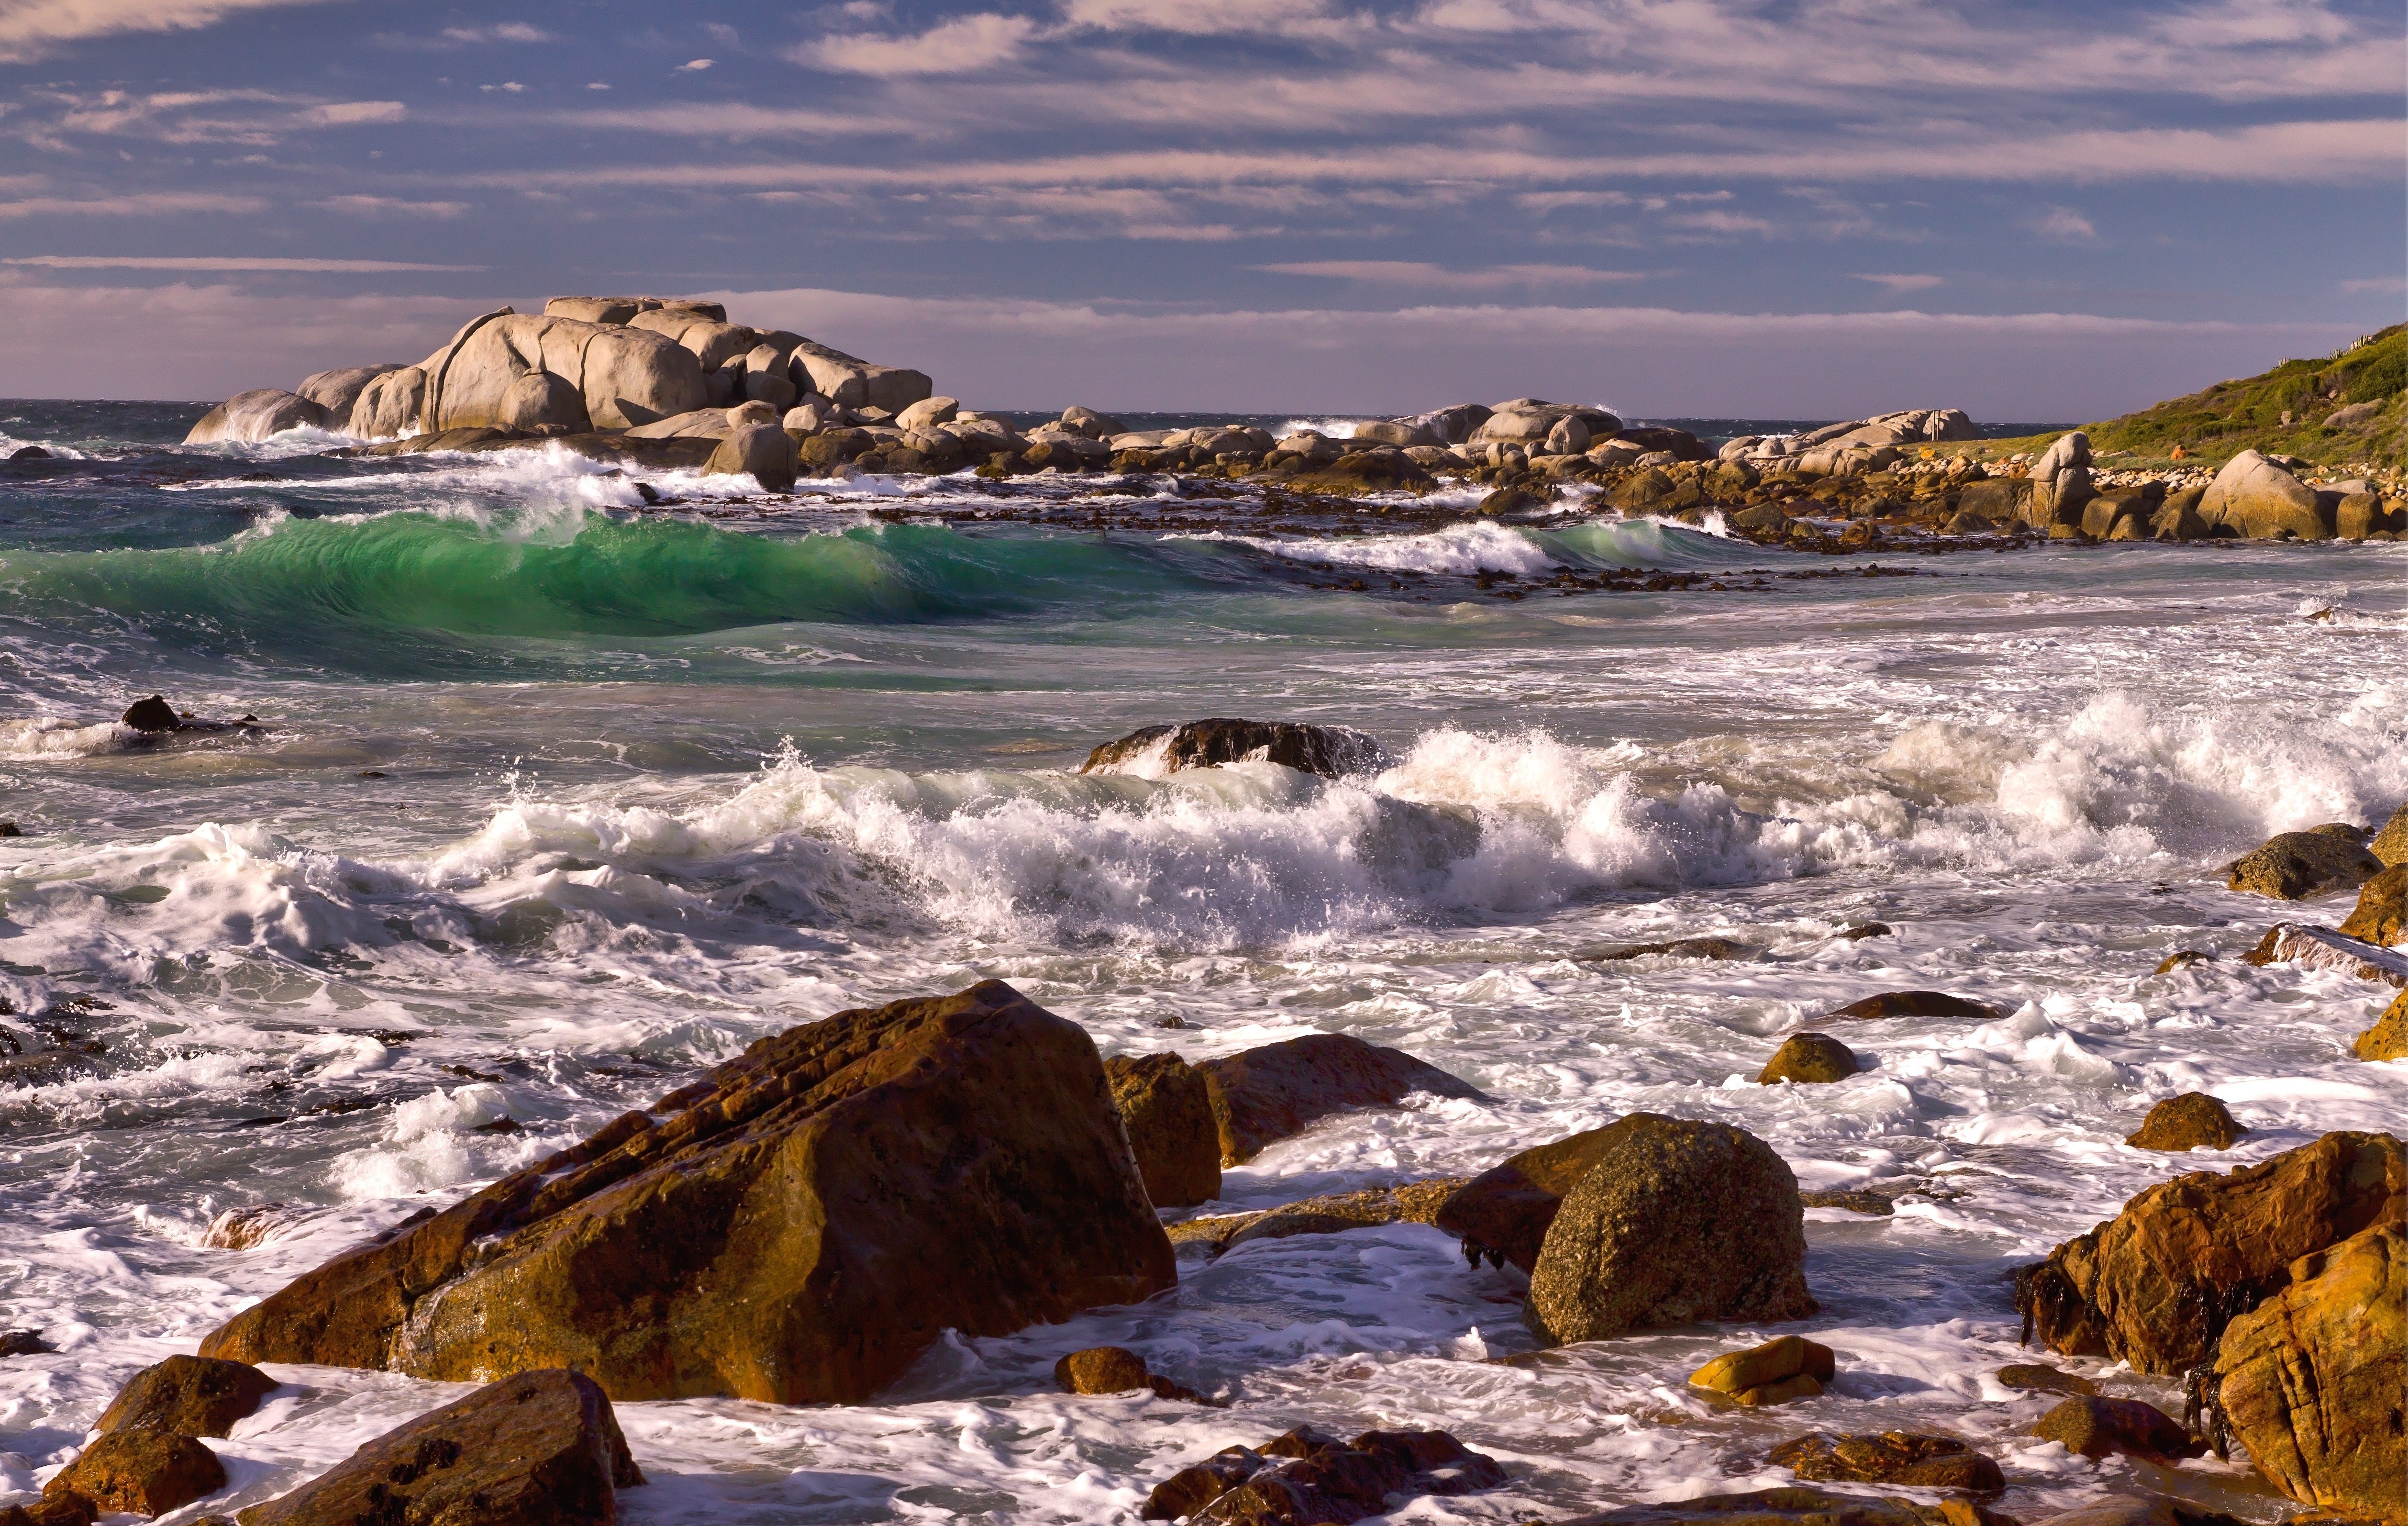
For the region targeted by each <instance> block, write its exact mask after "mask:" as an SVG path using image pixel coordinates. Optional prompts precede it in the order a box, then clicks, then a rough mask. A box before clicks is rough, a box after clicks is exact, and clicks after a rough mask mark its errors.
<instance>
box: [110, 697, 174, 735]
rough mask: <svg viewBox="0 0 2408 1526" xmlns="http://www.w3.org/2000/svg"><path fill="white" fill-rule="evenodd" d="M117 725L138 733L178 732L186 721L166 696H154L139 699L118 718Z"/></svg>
mask: <svg viewBox="0 0 2408 1526" xmlns="http://www.w3.org/2000/svg"><path fill="white" fill-rule="evenodd" d="M117 723H118V724H119V725H121V726H130V727H132V728H133V729H134V730H136V731H138V732H163V731H174V730H176V729H177V728H178V727H179V726H181V725H182V724H183V723H184V720H183V717H181V716H179V715H178V714H177V713H176V707H175V706H172V705H170V704H168V703H167V698H166V696H165V695H164V694H153V695H151V696H150V698H149V699H137V700H136V701H135V702H134V703H133V704H131V705H129V706H126V707H125V713H124V714H123V715H122V716H119V717H118V718H117Z"/></svg>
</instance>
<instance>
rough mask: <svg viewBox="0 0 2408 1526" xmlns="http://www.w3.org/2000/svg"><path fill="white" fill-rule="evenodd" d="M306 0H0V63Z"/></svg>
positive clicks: (209, 22) (177, 29)
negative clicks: (89, 40)
mask: <svg viewBox="0 0 2408 1526" xmlns="http://www.w3.org/2000/svg"><path fill="white" fill-rule="evenodd" d="M304 3H308V0H0V64H22V63H25V62H28V61H30V60H33V59H36V58H41V57H43V56H45V55H47V54H50V53H54V52H56V51H58V50H60V49H61V48H63V47H65V46H66V45H67V44H69V43H75V42H80V41H83V40H84V39H86V38H89V37H105V36H112V35H114V34H117V33H122V32H180V31H190V30H193V29H194V28H197V27H204V26H214V25H216V24H217V23H218V22H219V21H223V20H225V19H226V18H227V17H229V16H235V15H239V14H241V13H242V12H244V11H250V10H265V9H269V8H271V7H280V6H289V5H296V4H304Z"/></svg>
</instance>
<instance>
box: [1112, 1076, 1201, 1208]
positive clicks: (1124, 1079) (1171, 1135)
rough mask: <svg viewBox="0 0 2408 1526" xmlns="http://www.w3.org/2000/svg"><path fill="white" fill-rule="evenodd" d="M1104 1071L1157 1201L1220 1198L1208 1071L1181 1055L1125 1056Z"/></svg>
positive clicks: (1179, 1204)
mask: <svg viewBox="0 0 2408 1526" xmlns="http://www.w3.org/2000/svg"><path fill="white" fill-rule="evenodd" d="M1104 1075H1105V1076H1106V1077H1109V1078H1110V1079H1111V1085H1112V1102H1113V1104H1114V1105H1116V1106H1118V1107H1119V1108H1120V1110H1121V1121H1122V1122H1123V1123H1125V1125H1127V1127H1128V1136H1129V1148H1131V1149H1132V1150H1134V1151H1135V1152H1136V1154H1137V1169H1138V1174H1139V1175H1140V1176H1141V1177H1144V1178H1145V1195H1146V1196H1148V1197H1150V1198H1152V1199H1153V1200H1154V1206H1155V1207H1157V1208H1189V1207H1193V1206H1195V1205H1197V1204H1198V1203H1210V1202H1211V1201H1212V1200H1213V1199H1214V1198H1216V1197H1219V1196H1220V1195H1221V1131H1220V1127H1219V1125H1217V1124H1216V1123H1214V1122H1213V1120H1212V1089H1211V1087H1209V1086H1207V1085H1206V1084H1205V1082H1204V1074H1203V1072H1201V1071H1199V1070H1197V1068H1196V1067H1195V1066H1193V1065H1191V1064H1189V1063H1188V1062H1186V1061H1184V1060H1182V1059H1181V1058H1180V1057H1179V1056H1178V1055H1176V1054H1141V1055H1138V1054H1125V1055H1116V1056H1114V1057H1113V1058H1111V1059H1110V1060H1107V1061H1105V1062H1104Z"/></svg>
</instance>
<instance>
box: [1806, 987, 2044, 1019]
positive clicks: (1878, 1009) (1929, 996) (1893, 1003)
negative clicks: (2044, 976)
mask: <svg viewBox="0 0 2408 1526" xmlns="http://www.w3.org/2000/svg"><path fill="white" fill-rule="evenodd" d="M2001 1016H2003V1014H2002V1013H2000V1010H1999V1009H1998V1008H1997V1007H1995V1006H1992V1005H1989V1004H1988V1003H1987V1002H1977V1001H1973V1000H1971V999H1970V998H1968V997H1964V996H1951V995H1950V994H1948V992H1946V991H1883V992H1882V993H1881V994H1880V995H1878V996H1865V997H1861V998H1859V999H1857V1000H1856V1001H1853V1002H1850V1003H1849V1004H1848V1005H1845V1006H1842V1007H1836V1008H1834V1009H1833V1010H1831V1011H1829V1012H1827V1013H1825V1014H1824V1017H1825V1019H1826V1020H1829V1019H1833V1018H1840V1019H1854V1020H1856V1021H1859V1022H1872V1021H1877V1020H1881V1019H1884V1018H1971V1019H1972V1020H1974V1021H1977V1022H1989V1021H1991V1020H1995V1019H1997V1018H1999V1017H2001Z"/></svg>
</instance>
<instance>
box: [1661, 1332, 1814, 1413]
mask: <svg viewBox="0 0 2408 1526" xmlns="http://www.w3.org/2000/svg"><path fill="white" fill-rule="evenodd" d="M1839 1370H1840V1364H1839V1358H1838V1357H1837V1356H1836V1355H1835V1354H1833V1352H1832V1350H1831V1348H1829V1347H1828V1346H1824V1345H1822V1344H1820V1343H1818V1342H1815V1341H1810V1340H1808V1339H1806V1337H1804V1336H1803V1335H1781V1336H1777V1337H1775V1338H1774V1339H1772V1340H1769V1341H1767V1342H1765V1343H1764V1344H1763V1345H1762V1346H1756V1347H1751V1348H1748V1349H1747V1350H1744V1351H1731V1352H1727V1353H1726V1354H1724V1355H1722V1356H1718V1357H1716V1358H1714V1360H1713V1361H1712V1362H1707V1363H1706V1364H1705V1365H1704V1366H1702V1367H1700V1368H1699V1369H1698V1370H1697V1371H1696V1372H1693V1373H1691V1374H1690V1375H1689V1381H1690V1382H1691V1383H1694V1384H1696V1385H1697V1386H1698V1387H1699V1388H1701V1389H1712V1390H1713V1391H1715V1392H1717V1393H1727V1394H1729V1395H1730V1396H1731V1397H1732V1398H1733V1399H1736V1400H1738V1401H1739V1402H1740V1403H1741V1404H1743V1405H1751V1406H1754V1405H1781V1404H1787V1403H1788V1402H1789V1401H1790V1400H1792V1399H1812V1398H1813V1397H1814V1396H1815V1395H1816V1394H1819V1393H1821V1392H1822V1391H1823V1387H1824V1385H1825V1384H1827V1383H1828V1382H1830V1381H1831V1379H1832V1378H1833V1377H1834V1376H1837V1375H1838V1373H1839Z"/></svg>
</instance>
